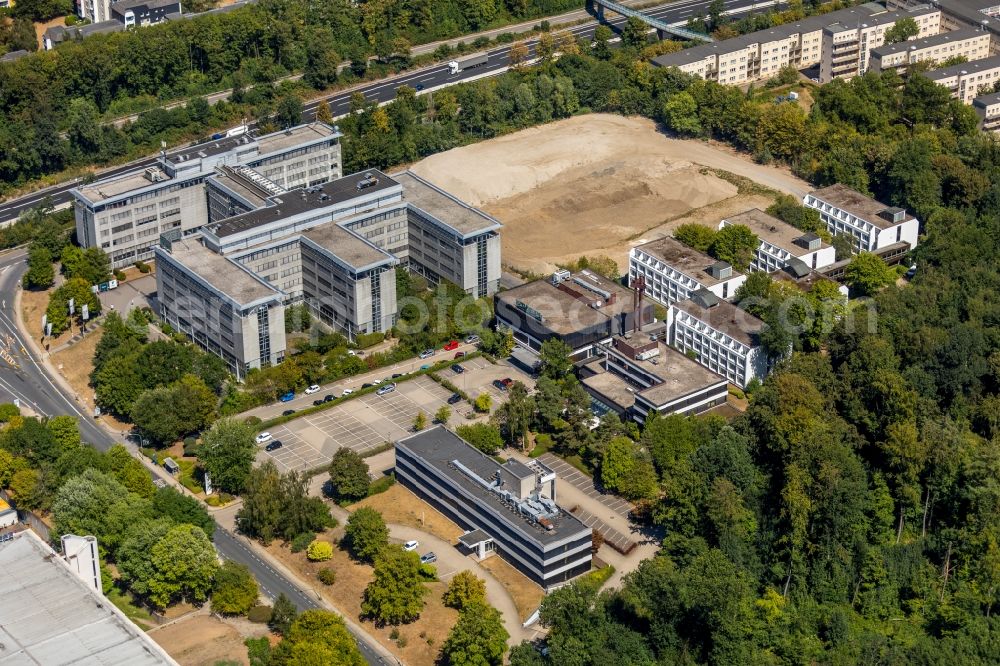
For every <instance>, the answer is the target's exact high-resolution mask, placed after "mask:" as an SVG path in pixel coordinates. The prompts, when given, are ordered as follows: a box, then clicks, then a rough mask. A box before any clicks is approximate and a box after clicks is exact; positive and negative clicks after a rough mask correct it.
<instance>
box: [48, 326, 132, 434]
mask: <svg viewBox="0 0 1000 666" xmlns="http://www.w3.org/2000/svg"><path fill="white" fill-rule="evenodd" d="M102 334H103V332H102V331H100V330H94V331H90V332H89V333H87V336H86V337H85V338H83V339H82V340H80V341H79V342H77V343H76V344H74V345H71V346H70V347H67V348H66V349H61V350H59V351H58V352H56V353H54V354H52V364H53V365H54V366H55V368H56V370H57V371H58V372H59V374H61V375H62V376H63V378H64V379H65V380H66V382H67V383H68V384H69V385H70V387H71V388H72V389H73V393H74V394H75V395H76V396H78V397H79V401H80V402H82V403H83V404H84V405H85V406H86V408H87V412H88V413H89V414H93V412H94V407H95V406H96V403H95V402H94V390H93V389H92V388H91V387H90V373H91V372H93V370H94V351H95V350H96V349H97V343H99V342H100V341H101V335H102ZM100 420H101V422H102V423H104V425H106V426H107V427H109V428H111V429H112V430H117V431H119V432H121V431H125V430H131V429H132V424H131V423H128V422H125V421H119V420H118V419H116V418H114V417H113V416H110V415H108V414H105V415H103V416H101V418H100Z"/></svg>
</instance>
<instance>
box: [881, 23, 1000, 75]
mask: <svg viewBox="0 0 1000 666" xmlns="http://www.w3.org/2000/svg"><path fill="white" fill-rule="evenodd" d="M990 40H991V37H990V34H989V33H988V32H984V31H982V30H977V29H975V28H962V29H960V30H953V31H951V32H942V33H939V34H937V35H931V36H930V37H924V38H923V39H912V40H909V41H904V42H896V43H895V44H883V45H882V46H880V47H878V48H876V49H872V52H871V61H870V63H869V69H870V70H872V71H874V72H881V71H886V70H890V69H891V70H895V71H897V72H899V73H900V74H902V73H903V72H905V71H906V70H907V69H908V68H909V67H910V65H914V64H916V63H919V62H926V63H929V64H930V65H932V66H935V65H940V64H941V63H943V62H945V61H948V60H952V59H954V58H965V59H966V60H967V61H972V60H980V59H982V58H988V57H989V56H990Z"/></svg>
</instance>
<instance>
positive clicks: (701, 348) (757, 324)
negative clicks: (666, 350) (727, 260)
mask: <svg viewBox="0 0 1000 666" xmlns="http://www.w3.org/2000/svg"><path fill="white" fill-rule="evenodd" d="M763 328H764V322H762V321H761V320H760V319H757V318H756V317H754V316H753V315H751V314H750V313H749V312H746V311H745V310H741V309H740V308H738V307H736V306H735V305H733V304H732V303H728V302H726V301H723V300H720V299H719V298H718V297H717V296H716V295H715V294H713V293H712V292H710V291H708V290H707V289H700V290H698V291H696V292H695V293H693V294H692V295H691V297H690V298H688V299H687V300H683V301H678V302H676V303H673V304H671V306H670V308H669V309H668V311H667V331H668V336H669V342H670V344H671V345H673V347H674V348H675V349H677V350H678V351H680V352H681V353H683V354H692V355H693V357H694V360H695V361H697V362H698V364H699V365H702V366H704V367H706V368H708V369H709V370H711V371H712V372H714V373H716V374H718V375H721V376H723V377H725V378H726V379H727V380H729V381H730V382H731V383H733V384H735V385H736V386H739V387H740V388H746V386H747V384H749V383H750V382H751V381H753V380H754V379H759V380H763V379H764V377H765V376H767V373H768V370H769V369H770V368H769V365H768V360H767V355H766V354H765V352H764V349H763V347H762V346H761V342H760V333H761V331H762V330H763Z"/></svg>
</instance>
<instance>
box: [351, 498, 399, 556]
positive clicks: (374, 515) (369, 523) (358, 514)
mask: <svg viewBox="0 0 1000 666" xmlns="http://www.w3.org/2000/svg"><path fill="white" fill-rule="evenodd" d="M344 543H345V545H346V546H347V549H348V550H349V551H350V552H351V555H352V556H353V557H354V558H355V559H358V560H360V561H362V562H369V563H370V562H374V561H375V557H376V556H377V555H378V554H379V552H380V551H381V550H382V549H384V548H385V547H386V546H387V545H388V544H389V528H387V527H386V526H385V520H383V518H382V514H381V513H379V512H378V511H376V510H375V509H372V508H370V507H366V506H363V507H361V508H359V509H357V510H356V511H355V512H354V513H352V514H351V517H350V518H348V519H347V527H346V529H345V530H344Z"/></svg>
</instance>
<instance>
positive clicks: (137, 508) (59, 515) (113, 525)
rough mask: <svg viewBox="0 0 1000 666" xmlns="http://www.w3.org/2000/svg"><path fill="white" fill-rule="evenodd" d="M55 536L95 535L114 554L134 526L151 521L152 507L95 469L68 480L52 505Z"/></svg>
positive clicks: (112, 478)
mask: <svg viewBox="0 0 1000 666" xmlns="http://www.w3.org/2000/svg"><path fill="white" fill-rule="evenodd" d="M52 515H53V518H54V519H55V527H56V534H60V535H62V534H92V535H94V536H95V537H97V538H98V540H99V541H100V542H101V543H102V544H103V547H104V548H107V549H109V550H111V551H112V552H114V550H115V549H116V548H117V547H118V544H119V543H120V542H121V539H122V537H123V536H124V535H125V533H126V532H127V531H128V529H129V528H130V527H131V526H132V525H133V524H135V523H138V522H141V521H145V520H147V519H148V517H149V503H148V501H146V500H143V499H142V498H141V497H139V496H137V495H134V494H132V493H130V492H128V490H127V489H126V488H125V486H123V485H122V484H121V483H119V482H118V481H117V480H116V479H115V478H114V477H112V476H110V475H108V474H105V473H103V472H100V471H98V470H96V469H88V470H85V471H84V472H83V473H82V474H80V475H79V476H75V477H72V478H70V479H69V480H67V481H66V482H65V483H63V485H62V486H61V487H60V488H59V491H58V492H57V493H56V498H55V501H54V502H53V504H52Z"/></svg>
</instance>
